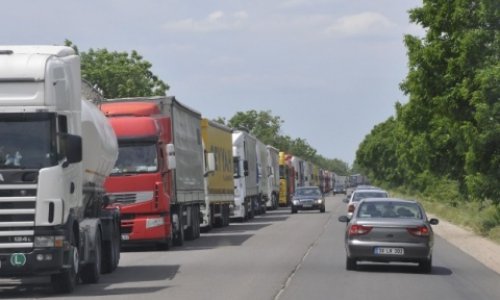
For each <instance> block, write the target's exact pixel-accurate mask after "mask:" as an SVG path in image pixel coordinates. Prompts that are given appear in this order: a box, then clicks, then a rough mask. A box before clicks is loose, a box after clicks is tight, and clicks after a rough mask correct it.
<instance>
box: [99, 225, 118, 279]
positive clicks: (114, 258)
mask: <svg viewBox="0 0 500 300" xmlns="http://www.w3.org/2000/svg"><path fill="white" fill-rule="evenodd" d="M120 248H121V237H120V225H116V224H115V226H114V228H113V233H112V237H111V241H106V242H104V245H103V248H102V265H101V269H102V273H103V274H107V273H111V272H113V271H114V270H115V269H116V268H117V267H118V263H119V261H120Z"/></svg>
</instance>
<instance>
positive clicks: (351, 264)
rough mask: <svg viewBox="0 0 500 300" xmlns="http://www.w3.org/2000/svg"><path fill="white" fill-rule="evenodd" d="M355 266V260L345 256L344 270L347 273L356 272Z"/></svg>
mask: <svg viewBox="0 0 500 300" xmlns="http://www.w3.org/2000/svg"><path fill="white" fill-rule="evenodd" d="M356 267H357V264H356V259H355V258H350V257H349V256H346V258H345V269H346V270H348V271H352V270H356Z"/></svg>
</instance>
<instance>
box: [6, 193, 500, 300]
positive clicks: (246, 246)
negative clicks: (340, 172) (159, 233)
mask: <svg viewBox="0 0 500 300" xmlns="http://www.w3.org/2000/svg"><path fill="white" fill-rule="evenodd" d="M341 198H342V196H340V195H337V196H335V197H328V198H327V212H326V213H324V214H321V213H319V212H318V211H301V212H299V213H298V214H296V215H291V214H290V213H289V209H285V208H282V209H280V210H278V211H273V212H268V213H267V214H266V215H263V216H258V217H256V218H255V219H254V220H252V221H250V222H247V223H231V225H230V226H229V227H227V228H223V229H215V230H212V231H211V232H210V233H206V234H202V237H201V238H200V239H198V240H195V241H191V242H186V243H185V246H184V247H180V248H174V249H172V250H171V251H167V252H161V251H150V250H149V249H140V248H139V249H137V248H136V249H130V250H128V251H125V252H124V253H122V260H121V261H120V266H119V267H118V269H117V270H116V271H115V272H114V273H113V274H109V275H103V276H102V278H101V282H100V283H99V284H93V285H79V286H78V287H77V289H76V291H75V292H74V293H73V294H71V295H61V296H58V295H55V294H53V293H52V291H51V289H50V288H49V287H48V281H47V279H46V278H41V279H29V280H23V281H22V282H20V281H19V280H5V279H0V298H2V299H33V298H43V299H92V300H94V299H120V300H124V299H134V300H138V299H187V300H191V299H241V300H244V299H252V300H256V299H270V300H273V299H279V300H289V299H308V300H313V299H370V300H372V299H373V300H376V299H383V300H391V299H397V300H400V299H405V300H412V299H419V300H420V299H453V300H460V299H467V300H472V299H473V300H480V299H485V300H494V299H500V276H499V275H498V274H497V273H495V272H493V271H491V270H490V269H488V268H486V267H485V266H483V265H482V264H481V263H479V262H478V261H476V260H475V259H474V258H472V257H471V256H468V255H467V254H465V253H463V252H462V251H461V250H459V249H457V248H455V247H454V246H452V245H450V244H449V243H447V242H446V241H445V240H443V239H441V238H439V237H436V245H435V249H434V268H433V271H432V273H431V274H419V273H418V272H417V270H416V267H415V266H414V265H411V264H403V265H402V264H364V265H362V266H361V267H360V268H359V270H357V271H346V270H345V252H344V248H343V247H344V246H343V235H344V232H343V230H344V228H345V224H343V223H339V222H338V221H337V217H338V216H339V215H341V214H342V213H344V212H345V209H346V208H345V204H344V203H342V202H341ZM437 226H439V225H437ZM499 255H500V254H499Z"/></svg>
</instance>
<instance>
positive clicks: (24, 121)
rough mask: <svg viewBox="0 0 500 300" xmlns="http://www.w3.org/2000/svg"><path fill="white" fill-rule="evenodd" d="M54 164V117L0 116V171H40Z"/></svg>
mask: <svg viewBox="0 0 500 300" xmlns="http://www.w3.org/2000/svg"><path fill="white" fill-rule="evenodd" d="M57 163H58V155H57V135H56V115H55V114H54V113H47V112H37V113H5V114H1V115H0V168H1V169H10V168H15V169H42V168H46V167H51V166H55V165H57Z"/></svg>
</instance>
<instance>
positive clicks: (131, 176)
mask: <svg viewBox="0 0 500 300" xmlns="http://www.w3.org/2000/svg"><path fill="white" fill-rule="evenodd" d="M101 110H102V112H104V114H105V115H106V116H107V117H108V119H109V122H110V124H111V126H112V127H113V129H114V131H115V133H116V136H117V138H118V146H119V155H118V160H117V162H116V165H115V167H114V169H113V171H112V173H111V175H110V176H109V177H108V179H107V180H106V182H105V187H106V191H107V192H108V197H109V199H110V202H111V204H110V205H112V206H119V207H120V211H121V218H122V221H121V236H122V243H123V244H124V245H127V244H133V243H141V244H144V243H153V244H155V245H157V247H158V248H159V249H168V248H169V247H170V246H171V245H172V244H174V245H182V244H183V242H184V240H185V239H186V240H190V239H196V238H198V237H199V236H200V217H201V216H200V205H202V204H204V203H205V191H204V170H205V160H204V152H203V146H202V140H201V130H200V120H201V114H200V113H198V112H196V111H194V110H192V109H190V108H189V107H187V106H185V105H183V104H181V103H180V102H179V101H177V100H176V99H175V98H174V97H141V98H125V99H123V98H122V99H109V100H108V101H107V102H105V103H103V104H102V105H101Z"/></svg>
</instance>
